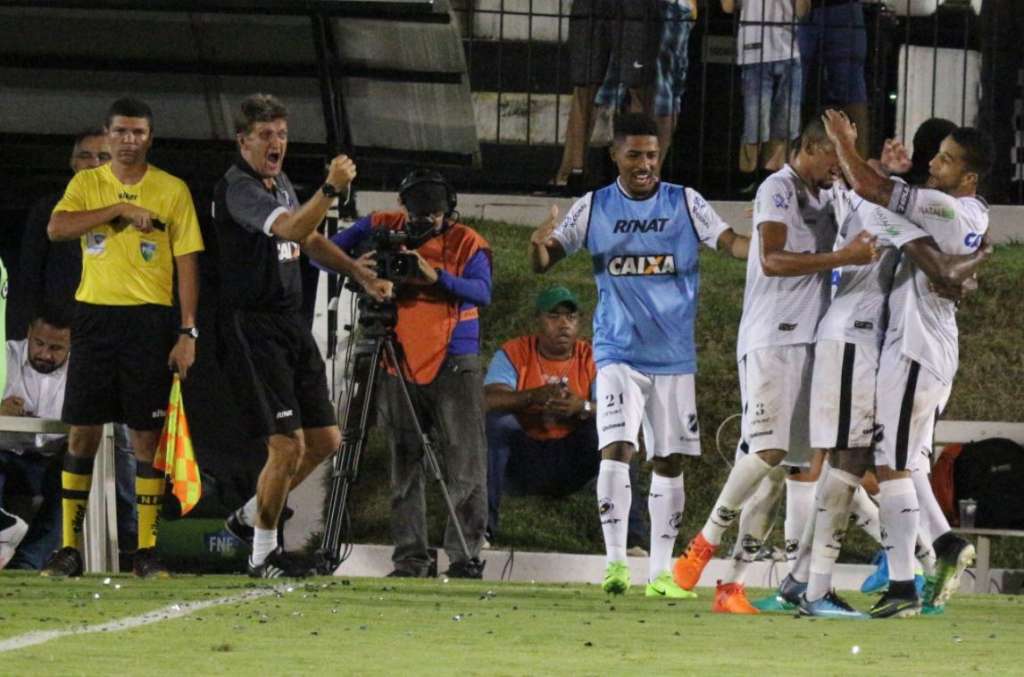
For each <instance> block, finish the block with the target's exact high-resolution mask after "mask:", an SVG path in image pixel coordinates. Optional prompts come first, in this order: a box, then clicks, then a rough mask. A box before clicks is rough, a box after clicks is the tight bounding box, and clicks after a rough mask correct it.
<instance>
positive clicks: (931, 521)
mask: <svg viewBox="0 0 1024 677" xmlns="http://www.w3.org/2000/svg"><path fill="white" fill-rule="evenodd" d="M910 479H911V480H913V482H914V491H916V492H917V503H918V505H919V506H920V507H921V523H922V524H923V525H924V528H925V529H926V530H927V531H928V533H929V534H931V535H932V536H934V538H938V537H939V536H941V535H942V534H944V533H946V532H947V531H949V528H950V527H949V520H947V519H946V514H945V513H943V512H942V508H941V507H940V506H939V502H938V500H937V499H936V498H935V491H934V490H932V483H931V482H929V481H928V474H927V473H925V472H923V471H921V470H915V471H914V472H912V473H910Z"/></svg>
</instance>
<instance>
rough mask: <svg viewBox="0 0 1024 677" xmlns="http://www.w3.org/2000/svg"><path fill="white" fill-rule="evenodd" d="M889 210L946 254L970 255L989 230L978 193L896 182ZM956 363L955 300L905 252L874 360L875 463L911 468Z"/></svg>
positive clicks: (925, 442) (947, 391)
mask: <svg viewBox="0 0 1024 677" xmlns="http://www.w3.org/2000/svg"><path fill="white" fill-rule="evenodd" d="M889 208H890V210H892V211H894V212H896V213H897V214H900V215H903V216H905V217H906V218H907V219H909V220H910V221H912V222H913V223H915V224H917V225H918V226H920V227H921V229H922V230H924V231H926V232H927V233H928V234H929V235H931V236H932V237H933V238H934V239H935V242H936V243H937V244H938V246H939V249H940V250H941V251H943V252H944V253H946V254H970V253H972V252H974V251H975V250H977V249H978V247H979V246H980V245H981V241H982V237H983V236H984V234H985V232H986V231H987V230H988V205H987V204H986V203H985V202H984V200H982V199H981V198H978V197H962V198H955V197H953V196H951V195H947V194H946V193H943V192H941V191H937V190H931V189H927V188H913V187H911V186H908V185H906V184H898V185H897V186H896V188H895V189H894V190H893V195H892V200H891V202H890V204H889ZM958 363H959V347H958V331H957V325H956V304H955V303H954V302H953V301H950V300H949V299H945V298H942V297H941V296H939V295H938V294H936V293H934V292H933V291H932V290H931V289H930V288H929V284H928V278H927V276H926V275H925V274H924V273H923V272H922V271H921V270H920V269H919V268H918V267H917V266H916V265H914V263H913V261H910V260H909V259H907V258H906V257H903V258H902V259H901V260H900V263H899V265H898V266H897V268H896V276H895V279H894V281H893V287H892V292H891V293H890V295H889V325H888V328H887V330H886V334H885V343H884V344H883V347H882V355H881V358H880V360H879V372H878V385H877V394H876V404H877V416H876V418H877V423H878V434H877V435H876V438H878V440H877V444H876V447H875V464H876V465H885V466H889V467H891V468H895V469H897V470H913V468H914V467H916V466H917V464H918V463H920V459H921V454H920V453H918V451H919V450H920V449H923V448H926V447H931V441H932V435H933V433H934V430H935V419H936V417H937V416H938V414H939V413H940V412H941V411H942V409H943V408H944V407H945V405H946V401H947V400H948V399H949V394H950V391H951V389H952V384H953V377H954V376H955V375H956V370H957V366H958Z"/></svg>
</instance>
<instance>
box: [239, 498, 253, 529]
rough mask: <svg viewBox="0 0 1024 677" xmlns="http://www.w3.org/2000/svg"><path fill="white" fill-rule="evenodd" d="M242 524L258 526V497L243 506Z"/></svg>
mask: <svg viewBox="0 0 1024 677" xmlns="http://www.w3.org/2000/svg"><path fill="white" fill-rule="evenodd" d="M242 524H244V525H246V526H249V527H254V526H256V497H255V496H253V497H252V498H250V499H249V500H248V501H246V502H245V505H243V506H242Z"/></svg>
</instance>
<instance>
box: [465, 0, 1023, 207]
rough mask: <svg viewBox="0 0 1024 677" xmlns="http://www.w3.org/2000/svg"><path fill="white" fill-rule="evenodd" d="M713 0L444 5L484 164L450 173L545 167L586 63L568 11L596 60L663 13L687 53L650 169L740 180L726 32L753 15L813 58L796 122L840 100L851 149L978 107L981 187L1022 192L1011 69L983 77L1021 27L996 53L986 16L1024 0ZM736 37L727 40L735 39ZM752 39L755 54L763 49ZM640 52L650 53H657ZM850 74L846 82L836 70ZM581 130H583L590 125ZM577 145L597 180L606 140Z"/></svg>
mask: <svg viewBox="0 0 1024 677" xmlns="http://www.w3.org/2000/svg"><path fill="white" fill-rule="evenodd" d="M801 2H802V0H801ZM681 4H682V5H684V6H685V5H688V4H689V3H688V1H687V0H681ZM722 4H725V3H723V2H722V1H721V0H709V1H708V2H701V3H700V7H699V12H698V14H697V17H696V18H693V17H692V16H691V15H690V14H689V12H685V13H679V12H677V13H676V16H675V18H671V19H666V18H665V13H666V9H665V8H666V7H667V6H670V5H677V6H679V2H677V0H624V1H622V0H615V1H612V0H572V1H570V0H461V1H459V0H455V1H454V2H453V3H452V9H453V14H454V16H455V17H456V19H457V21H458V23H459V26H460V29H461V31H462V40H463V46H464V51H465V56H466V62H467V71H468V74H469V80H470V87H471V90H472V93H473V100H474V107H475V112H476V124H477V132H478V136H479V139H480V142H481V147H482V154H483V169H482V171H481V172H479V173H476V174H474V175H472V176H466V177H463V178H464V182H466V183H469V184H471V185H467V186H466V188H469V189H480V190H486V189H494V188H499V187H503V188H506V189H511V190H528V189H538V188H543V187H545V186H546V185H547V184H549V181H550V180H551V179H552V178H553V177H555V175H556V173H557V172H558V169H559V165H560V163H561V162H562V159H563V158H562V148H563V145H564V144H565V142H566V138H567V134H566V131H567V129H569V130H570V131H571V130H572V128H573V125H572V124H571V122H570V116H571V115H572V110H573V97H574V95H577V96H578V95H579V90H580V85H581V84H583V83H581V82H580V81H579V77H578V75H579V74H578V72H576V71H579V70H580V68H582V69H583V70H587V71H589V70H594V68H593V64H590V63H588V64H585V65H583V66H581V65H580V64H579V63H578V59H579V52H580V50H581V42H586V40H581V39H580V31H579V30H578V25H579V24H585V25H586V26H587V30H588V31H589V34H587V37H588V38H595V39H594V40H591V42H592V43H593V44H592V47H593V50H592V52H591V53H590V54H589V55H588V57H589V58H591V59H593V60H601V59H605V62H606V63H607V59H608V53H609V51H611V52H612V57H613V59H614V53H615V50H616V49H617V48H621V49H624V50H625V51H626V53H627V54H639V53H643V50H638V49H637V45H636V44H635V40H636V39H637V38H636V36H637V35H640V34H643V33H644V32H645V31H646V35H647V36H648V37H647V39H648V40H651V41H657V40H658V39H659V35H661V32H663V31H665V24H666V21H675V22H677V23H678V22H686V23H687V24H688V28H689V30H688V44H687V48H686V50H685V52H684V54H685V56H687V57H688V59H689V67H688V69H687V72H686V75H687V81H686V88H685V93H684V95H683V103H682V110H681V112H680V114H679V120H678V124H677V127H676V129H675V132H674V134H673V136H672V149H673V150H672V152H670V153H669V155H668V157H667V158H666V161H665V166H664V169H663V175H664V176H665V177H666V178H668V179H670V180H678V181H683V182H686V183H689V184H692V185H694V186H695V187H697V188H699V189H700V190H702V191H704V192H705V193H706V194H707V195H709V196H710V197H718V198H730V197H733V198H734V197H740V196H741V195H743V193H742V192H741V188H743V187H744V185H746V184H747V183H749V181H748V177H747V176H745V175H744V174H743V173H742V172H740V171H739V169H740V167H739V158H740V152H741V149H742V147H743V145H744V144H743V138H742V135H743V120H744V114H745V112H744V103H743V101H744V96H743V88H742V82H743V77H744V75H743V69H744V68H749V66H741V65H739V64H737V36H738V35H739V34H740V30H741V29H745V30H746V31H749V30H750V29H751V28H754V29H756V30H763V31H768V32H775V31H778V30H782V31H783V32H785V33H787V34H788V35H790V36H791V38H790V39H791V40H792V41H793V43H794V46H796V47H799V48H800V52H801V55H802V56H803V55H804V54H806V53H807V52H811V54H809V56H810V57H812V59H813V57H815V56H817V59H816V61H817V64H808V63H806V62H805V63H803V64H802V66H801V73H800V75H801V76H802V79H803V87H802V88H801V89H800V90H798V91H800V93H801V94H802V97H801V100H799V101H796V100H791V99H790V100H787V101H786V105H787V106H790V107H797V108H799V109H800V113H801V115H800V121H801V122H806V121H807V119H808V118H809V117H810V116H812V115H815V114H817V113H818V112H819V111H820V110H821V109H822V108H823V107H825V106H841V107H844V108H846V109H847V110H848V112H850V113H851V116H852V117H855V118H856V119H857V120H858V121H859V122H860V125H859V126H860V128H861V130H862V136H863V137H865V138H864V139H863V147H864V149H865V150H867V151H870V152H872V153H877V152H878V150H879V149H880V148H881V145H882V142H883V141H884V139H886V138H888V137H891V136H897V137H900V138H903V139H905V140H906V141H907V143H908V144H909V143H910V142H911V139H912V137H913V133H914V130H915V129H916V128H917V126H918V125H919V124H920V123H921V122H923V121H924V120H926V119H928V118H931V117H943V118H947V119H950V120H952V121H953V122H955V123H956V124H962V125H976V124H979V114H980V115H981V122H980V124H981V126H984V127H986V128H988V131H989V132H990V133H993V134H994V135H996V136H997V139H996V147H997V153H998V154H999V158H998V160H1000V162H998V163H997V167H996V175H995V178H996V179H998V181H996V182H993V186H995V184H998V183H1002V184H1004V185H1003V186H1002V187H993V191H994V192H993V195H992V197H994V198H996V200H997V201H1010V200H1012V201H1020V200H1021V198H1022V197H1024V194H1022V184H1021V183H1019V182H1018V183H1016V184H1012V187H1013V190H1009V187H1010V184H1009V180H1012V179H1014V178H1016V179H1020V178H1021V177H1022V176H1024V172H1022V171H1021V168H1020V167H1019V166H1017V164H1016V163H1014V165H1013V166H1011V165H1010V160H1011V159H1012V158H1015V148H1016V147H1017V141H1018V138H1017V136H1018V135H1017V134H1016V133H1015V132H1013V131H1012V130H1013V129H1014V110H1013V109H1012V107H1013V105H1014V103H1013V102H1014V101H1015V100H1016V99H1017V96H1016V92H1017V89H1018V82H1017V80H1016V78H1009V79H1008V78H1005V77H1004V78H1002V79H997V78H993V77H992V75H991V73H992V70H993V68H996V69H997V71H998V69H999V68H1000V67H1002V71H1003V72H1005V71H1006V69H1007V68H1008V67H1009V66H1006V64H1007V63H1011V64H1012V63H1014V62H1013V59H1016V62H1015V63H1017V65H1018V66H1019V65H1020V61H1021V57H1020V47H1019V40H1018V42H1017V44H1014V45H1012V47H1013V48H1015V49H1016V51H1015V52H1013V53H1011V54H1007V49H1008V45H1006V44H1005V43H1006V42H1007V41H1006V40H1002V42H1001V43H1000V42H999V41H998V40H996V39H995V38H994V37H993V34H992V24H993V19H992V15H993V14H995V13H998V12H1003V13H1006V12H1016V11H1019V12H1024V8H1019V9H1015V8H1014V7H1012V6H1013V5H1018V4H1021V5H1024V3H1013V2H1010V1H1009V0H973V1H972V0H887V1H886V2H879V1H867V0H863V1H861V0H851V1H849V2H843V1H842V0H831V1H829V2H823V1H822V0H808V2H807V4H808V5H809V14H808V15H807V16H805V17H804V18H803V19H802V20H801V19H797V18H796V17H795V16H794V15H793V13H792V12H790V13H789V15H788V16H785V15H782V16H781V17H780V15H779V14H778V13H776V12H775V10H778V8H779V6H780V5H784V4H785V3H782V2H779V0H746V2H745V3H741V2H736V3H735V4H736V5H738V6H737V7H736V9H735V11H734V12H733V14H732V15H731V16H730V15H729V14H726V13H724V12H723V11H722ZM743 4H746V5H748V6H749V5H756V4H760V5H761V9H762V10H763V11H762V12H754V16H753V18H748V17H747V14H746V13H747V12H749V9H746V10H745V9H743V8H742V5H743ZM796 4H798V2H797V0H794V5H796ZM680 14H683V15H684V16H683V17H682V18H680V17H679V15H680ZM979 14H980V15H979ZM986 25H987V26H988V28H986V29H985V30H983V27H985V26H986ZM1003 30H1004V32H1005V30H1009V29H1008V28H1004V29H1003ZM743 35H745V36H747V35H749V33H747V32H744V33H743ZM815 36H816V37H817V40H818V42H817V44H816V43H815ZM1021 37H1024V36H1021ZM622 38H625V39H622ZM631 40H632V41H633V42H631ZM748 42H749V40H748ZM609 43H610V44H609ZM808 45H811V46H812V48H811V49H808V47H807V46H808ZM747 46H748V45H740V49H739V52H740V53H743V51H744V50H743V47H747ZM654 47H655V48H656V47H657V45H655V46H654ZM814 47H817V48H818V49H817V50H815V49H814ZM757 49H759V50H762V54H763V50H764V49H765V47H764V46H759V47H758V48H757ZM654 51H655V52H656V51H657V50H656V49H655V50H654ZM815 51H816V52H817V55H815V54H814V52H815ZM660 57H661V58H664V53H662V54H661V55H660ZM651 58H652V61H651V62H650V63H651V64H652V65H653V66H655V67H656V66H657V60H658V58H659V57H658V56H657V55H656V56H654V57H651ZM574 59H576V63H574ZM754 61H757V59H754ZM804 61H806V58H805V59H804ZM600 67H601V64H598V65H597V69H598V70H599V69H600ZM652 70H656V68H654V69H652ZM1015 72H1016V71H1014V73H1015ZM985 73H989V75H988V76H987V79H986V76H985ZM621 74H622V71H621V70H616V68H615V67H614V63H613V64H612V66H611V67H608V68H607V70H606V72H605V77H604V78H603V79H602V82H601V83H600V84H599V86H598V91H599V92H600V91H601V90H604V89H608V88H609V87H615V86H617V85H623V87H622V89H625V90H627V91H628V90H629V89H630V83H628V82H624V81H623V78H622V77H621ZM748 77H749V76H748ZM858 78H859V79H860V81H859V82H858V83H856V84H854V85H851V84H850V83H849V80H851V79H852V80H857V79H858ZM983 81H984V82H983ZM589 84H597V83H589ZM983 84H984V85H985V86H984V87H983V86H982V85H983ZM645 86H649V85H645ZM640 89H643V88H642V87H641V88H640ZM843 89H846V90H847V91H846V95H845V100H844V96H843V95H842V91H841V90H843ZM651 100H652V97H650V96H647V95H645V94H644V93H643V92H642V91H641V92H639V96H635V97H630V96H626V97H621V98H620V99H618V100H617V101H616V103H615V107H616V108H619V109H624V108H633V109H637V108H639V109H641V110H649V109H650V108H649V107H650V103H651ZM1007 101H1009V104H1007V103H1006V102H1007ZM578 103H579V102H578V101H577V104H578ZM761 105H764V102H762V104H761ZM983 106H985V107H987V110H984V111H983ZM755 110H756V111H757V112H758V113H760V112H762V111H761V109H759V108H757V107H755ZM588 122H590V120H588ZM1000 128H1002V129H1000ZM1007 129H1009V130H1011V133H1010V135H1009V137H1008V138H1007V136H1006V134H1005V133H1004V134H1002V142H1000V139H999V138H998V136H999V132H1005V131H1006V130H1007ZM586 136H587V138H588V139H589V138H590V130H589V129H588V130H587V134H586ZM589 145H590V149H589V151H588V153H587V155H588V159H587V162H586V167H585V170H586V181H585V183H586V184H588V185H597V184H599V183H601V182H602V181H605V180H607V179H608V178H609V177H610V171H611V169H610V167H609V166H608V164H607V161H606V160H605V158H606V155H607V153H606V152H605V151H604V149H603V148H601V147H600V146H599V145H597V146H595V145H594V144H589ZM562 169H563V170H564V167H562ZM563 173H564V172H563ZM549 187H550V186H549Z"/></svg>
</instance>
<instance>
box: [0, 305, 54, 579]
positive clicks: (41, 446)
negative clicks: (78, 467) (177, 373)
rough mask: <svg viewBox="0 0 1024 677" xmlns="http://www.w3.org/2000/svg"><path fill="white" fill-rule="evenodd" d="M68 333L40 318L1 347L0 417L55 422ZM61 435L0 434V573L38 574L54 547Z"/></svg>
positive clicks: (45, 318)
mask: <svg viewBox="0 0 1024 677" xmlns="http://www.w3.org/2000/svg"><path fill="white" fill-rule="evenodd" d="M70 346H71V330H70V328H69V327H68V323H67V321H66V320H64V319H62V318H57V317H49V316H47V314H46V313H43V314H42V315H41V316H40V317H37V318H36V319H34V320H33V321H32V323H31V324H30V325H29V329H28V337H27V338H25V339H23V340H20V341H8V342H7V384H6V386H5V388H4V394H3V400H2V401H0V415H3V416H32V417H36V418H48V419H58V420H59V419H60V414H61V408H62V407H63V406H64V385H65V382H66V379H67V362H68V352H69V349H70ZM66 449H67V436H66V435H52V434H38V435H37V434H32V433H9V432H0V506H2V509H0V569H2V568H3V567H4V566H9V567H10V568H12V569H39V568H41V567H42V565H43V563H44V562H45V560H46V557H47V556H48V555H49V554H50V552H52V551H53V550H55V549H57V547H59V546H60V535H61V490H60V459H61V456H62V455H63V453H64V451H65V450H66Z"/></svg>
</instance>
